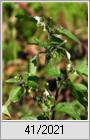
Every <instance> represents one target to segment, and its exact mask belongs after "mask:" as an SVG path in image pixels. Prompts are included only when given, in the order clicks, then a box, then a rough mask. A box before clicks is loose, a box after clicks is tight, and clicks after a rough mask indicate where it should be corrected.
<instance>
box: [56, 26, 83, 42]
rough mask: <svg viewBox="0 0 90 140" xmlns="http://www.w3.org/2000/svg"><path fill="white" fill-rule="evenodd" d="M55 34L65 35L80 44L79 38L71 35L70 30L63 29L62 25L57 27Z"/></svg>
mask: <svg viewBox="0 0 90 140" xmlns="http://www.w3.org/2000/svg"><path fill="white" fill-rule="evenodd" d="M56 34H62V35H65V36H66V37H68V38H70V39H72V40H74V41H75V42H77V43H79V44H80V41H79V39H78V38H77V37H76V36H75V35H73V34H72V33H71V32H70V31H68V30H67V29H64V28H63V27H60V28H58V29H57V31H56Z"/></svg>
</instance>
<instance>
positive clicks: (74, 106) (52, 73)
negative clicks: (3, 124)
mask: <svg viewBox="0 0 90 140" xmlns="http://www.w3.org/2000/svg"><path fill="white" fill-rule="evenodd" d="M16 17H17V20H18V22H19V21H20V22H21V21H23V20H29V21H33V22H34V23H36V25H37V28H38V27H39V26H41V27H42V28H43V31H45V32H47V34H48V37H47V40H45V42H42V41H41V40H39V39H36V40H35V42H33V44H34V43H35V44H38V46H39V47H41V48H42V47H43V48H45V51H44V52H39V53H38V54H37V55H36V56H34V57H32V58H28V60H27V71H25V72H24V73H23V74H21V75H20V74H17V75H16V76H15V77H13V78H11V79H8V80H7V81H6V83H7V84H13V88H12V89H11V91H10V93H9V98H8V100H7V102H6V103H5V104H4V105H3V114H6V115H8V116H9V117H10V119H11V118H12V116H11V114H10V111H9V110H8V107H9V106H10V104H11V103H16V102H20V101H21V99H22V97H23V96H32V98H33V100H34V101H35V102H37V104H38V105H39V107H40V108H41V112H40V113H39V114H37V115H34V114H35V113H34V110H33V114H32V115H28V114H25V115H23V116H22V117H21V119H28V120H32V119H41V120H44V119H50V120H51V119H52V120H53V119H56V114H59V116H60V115H61V114H64V115H68V116H69V117H70V118H71V119H74V120H80V119H82V118H85V119H87V112H88V109H87V106H88V88H87V85H85V84H84V83H77V82H75V78H77V77H79V76H82V77H83V79H87V78H88V67H87V65H84V66H82V65H80V66H79V67H78V68H76V67H75V66H74V64H73V62H72V61H71V55H70V53H69V52H68V49H67V46H66V45H67V43H69V41H74V42H76V43H77V44H80V41H79V40H78V38H77V37H76V36H75V35H73V34H72V33H71V32H70V31H68V30H67V29H64V28H63V27H62V26H56V24H55V23H54V22H53V20H52V18H47V17H38V16H35V17H30V16H26V15H17V16H16ZM66 39H67V40H66ZM77 53H78V52H77ZM39 54H44V55H45V58H46V61H45V65H44V66H43V67H41V68H40V66H39V64H38V63H39V62H38V57H39ZM63 59H64V60H65V61H66V66H65V67H64V68H62V67H60V63H61V62H62V60H63ZM42 71H43V75H42V74H41V72H42ZM66 89H70V90H71V96H72V97H73V100H72V101H63V102H62V101H60V100H59V97H60V96H61V93H62V91H66ZM33 91H34V92H35V93H37V94H36V96H35V95H33ZM28 93H30V94H28ZM85 115H86V116H85Z"/></svg>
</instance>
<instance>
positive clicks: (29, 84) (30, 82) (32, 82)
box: [27, 81, 38, 89]
mask: <svg viewBox="0 0 90 140" xmlns="http://www.w3.org/2000/svg"><path fill="white" fill-rule="evenodd" d="M27 86H28V87H31V88H33V89H35V88H37V87H38V84H37V83H36V82H34V81H28V83H27Z"/></svg>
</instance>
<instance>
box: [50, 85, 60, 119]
mask: <svg viewBox="0 0 90 140" xmlns="http://www.w3.org/2000/svg"><path fill="white" fill-rule="evenodd" d="M58 93H59V88H58V89H57V90H56V94H55V102H54V106H53V108H54V107H55V103H56V101H57V99H58ZM54 119H55V111H54V110H53V112H52V116H51V120H54Z"/></svg>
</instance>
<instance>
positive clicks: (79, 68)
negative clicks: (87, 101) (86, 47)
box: [76, 63, 88, 76]
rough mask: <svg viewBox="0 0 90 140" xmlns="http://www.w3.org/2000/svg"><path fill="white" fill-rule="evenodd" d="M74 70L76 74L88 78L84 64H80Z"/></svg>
mask: <svg viewBox="0 0 90 140" xmlns="http://www.w3.org/2000/svg"><path fill="white" fill-rule="evenodd" d="M76 69H77V72H78V73H80V74H83V75H85V76H88V66H87V65H86V64H84V63H81V64H79V65H78V66H77V68H76Z"/></svg>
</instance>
